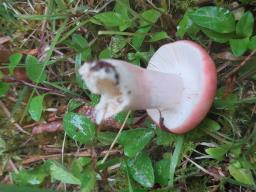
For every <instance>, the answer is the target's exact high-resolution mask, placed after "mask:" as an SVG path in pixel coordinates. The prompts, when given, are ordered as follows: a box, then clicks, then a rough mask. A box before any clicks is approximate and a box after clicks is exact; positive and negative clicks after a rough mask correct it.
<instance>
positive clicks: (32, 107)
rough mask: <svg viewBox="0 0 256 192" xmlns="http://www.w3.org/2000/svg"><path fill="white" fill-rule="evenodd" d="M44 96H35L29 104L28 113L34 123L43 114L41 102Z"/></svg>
mask: <svg viewBox="0 0 256 192" xmlns="http://www.w3.org/2000/svg"><path fill="white" fill-rule="evenodd" d="M44 96H45V95H39V96H35V97H33V98H32V99H31V101H30V103H29V109H28V112H29V114H30V116H31V118H32V119H33V120H35V121H39V120H40V118H41V115H42V112H43V101H44Z"/></svg>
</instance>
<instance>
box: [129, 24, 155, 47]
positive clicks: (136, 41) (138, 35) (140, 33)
mask: <svg viewBox="0 0 256 192" xmlns="http://www.w3.org/2000/svg"><path fill="white" fill-rule="evenodd" d="M150 29H151V26H145V27H140V28H139V29H138V30H137V31H136V32H135V35H134V36H133V37H132V46H133V47H134V49H135V50H139V48H140V47H141V45H142V43H143V41H144V39H145V36H146V34H147V33H148V32H149V31H150Z"/></svg>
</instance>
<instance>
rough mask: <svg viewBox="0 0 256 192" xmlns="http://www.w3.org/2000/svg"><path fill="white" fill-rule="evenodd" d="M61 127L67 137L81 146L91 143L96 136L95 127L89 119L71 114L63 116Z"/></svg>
mask: <svg viewBox="0 0 256 192" xmlns="http://www.w3.org/2000/svg"><path fill="white" fill-rule="evenodd" d="M63 126H64V130H65V131H66V133H67V135H68V136H69V137H71V138H72V139H74V140H75V141H78V142H80V143H81V144H85V143H89V142H91V141H93V139H94V137H95V134H96V126H95V124H94V123H93V122H91V120H90V119H88V118H87V117H85V116H83V115H79V114H76V113H73V112H70V113H67V114H66V115H65V116H64V119H63Z"/></svg>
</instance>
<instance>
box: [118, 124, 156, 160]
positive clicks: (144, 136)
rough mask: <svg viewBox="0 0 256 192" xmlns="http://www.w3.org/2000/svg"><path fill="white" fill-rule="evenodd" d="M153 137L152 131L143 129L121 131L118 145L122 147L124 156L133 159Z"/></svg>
mask: <svg viewBox="0 0 256 192" xmlns="http://www.w3.org/2000/svg"><path fill="white" fill-rule="evenodd" d="M153 136H154V131H153V130H150V129H145V128H138V129H130V130H128V131H123V132H122V133H121V135H120V137H119V140H118V143H119V144H121V145H122V146H123V147H124V154H125V155H126V156H128V157H134V156H135V155H137V154H138V153H139V152H140V151H142V150H143V149H144V147H145V146H146V145H147V144H148V143H149V142H150V140H151V139H152V138H153Z"/></svg>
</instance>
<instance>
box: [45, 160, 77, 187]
mask: <svg viewBox="0 0 256 192" xmlns="http://www.w3.org/2000/svg"><path fill="white" fill-rule="evenodd" d="M50 175H51V178H52V179H54V180H57V181H60V182H62V183H67V184H75V185H80V184H81V181H80V180H79V179H78V178H77V177H75V176H74V175H73V174H72V173H70V172H69V171H68V170H66V169H65V168H64V167H63V166H62V165H61V164H59V163H57V162H56V161H51V163H50Z"/></svg>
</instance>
